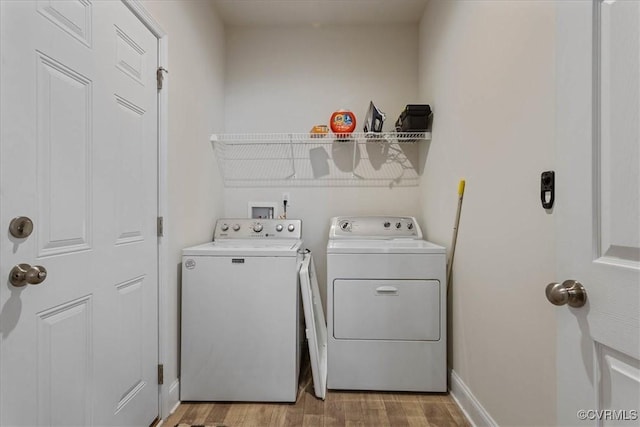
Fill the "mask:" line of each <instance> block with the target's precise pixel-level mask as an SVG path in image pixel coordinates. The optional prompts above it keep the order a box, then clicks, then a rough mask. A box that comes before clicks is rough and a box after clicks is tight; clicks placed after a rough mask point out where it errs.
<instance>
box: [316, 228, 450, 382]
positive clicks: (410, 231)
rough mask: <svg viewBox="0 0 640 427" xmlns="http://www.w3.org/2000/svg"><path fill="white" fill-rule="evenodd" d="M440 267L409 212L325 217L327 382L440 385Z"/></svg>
mask: <svg viewBox="0 0 640 427" xmlns="http://www.w3.org/2000/svg"><path fill="white" fill-rule="evenodd" d="M445 271H446V254H445V248H443V247H442V246H438V245H435V244H433V243H430V242H427V241H425V240H423V238H422V232H421V230H420V227H419V225H418V223H417V222H416V220H415V218H412V217H337V218H333V219H332V223H331V229H330V232H329V242H328V245H327V318H328V319H327V329H328V338H329V339H328V348H327V350H328V354H327V371H328V378H327V386H328V388H330V389H350V390H389V391H422V392H445V391H447V341H446V337H447V334H446V280H445V275H446V272H445Z"/></svg>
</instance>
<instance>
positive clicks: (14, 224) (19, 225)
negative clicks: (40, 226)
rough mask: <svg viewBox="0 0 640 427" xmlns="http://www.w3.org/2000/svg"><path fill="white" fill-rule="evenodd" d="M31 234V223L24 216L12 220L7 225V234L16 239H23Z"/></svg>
mask: <svg viewBox="0 0 640 427" xmlns="http://www.w3.org/2000/svg"><path fill="white" fill-rule="evenodd" d="M32 232H33V221H31V219H29V218H28V217H26V216H19V217H17V218H13V219H12V220H11V223H10V224H9V233H11V235H12V236H13V237H17V238H18V239H24V238H27V237H29V236H30V235H31V233H32Z"/></svg>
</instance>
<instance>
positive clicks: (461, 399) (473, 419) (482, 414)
mask: <svg viewBox="0 0 640 427" xmlns="http://www.w3.org/2000/svg"><path fill="white" fill-rule="evenodd" d="M450 394H451V397H452V398H453V400H455V401H456V403H457V404H458V406H459V407H460V410H461V411H462V413H463V414H464V416H465V417H466V418H467V420H468V421H469V422H470V423H471V425H472V426H474V427H477V426H483V427H484V426H487V427H498V423H496V422H495V420H494V419H493V418H491V415H489V413H488V412H487V410H486V409H484V407H483V406H482V404H481V403H480V402H479V401H478V399H476V397H475V396H474V395H473V393H471V390H470V389H469V387H467V385H466V384H465V383H464V381H462V379H461V378H460V377H459V376H458V374H456V372H455V371H454V370H451V393H450Z"/></svg>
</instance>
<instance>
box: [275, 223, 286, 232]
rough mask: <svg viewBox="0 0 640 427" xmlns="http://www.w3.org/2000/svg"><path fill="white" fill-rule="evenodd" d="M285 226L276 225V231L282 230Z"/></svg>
mask: <svg viewBox="0 0 640 427" xmlns="http://www.w3.org/2000/svg"><path fill="white" fill-rule="evenodd" d="M283 228H284V227H282V224H278V225H276V231H277V232H280V231H282V229H283Z"/></svg>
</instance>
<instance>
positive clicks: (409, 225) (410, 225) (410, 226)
mask: <svg viewBox="0 0 640 427" xmlns="http://www.w3.org/2000/svg"><path fill="white" fill-rule="evenodd" d="M407 228H408V229H409V230H412V229H413V223H412V222H410V223H409V224H407Z"/></svg>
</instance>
